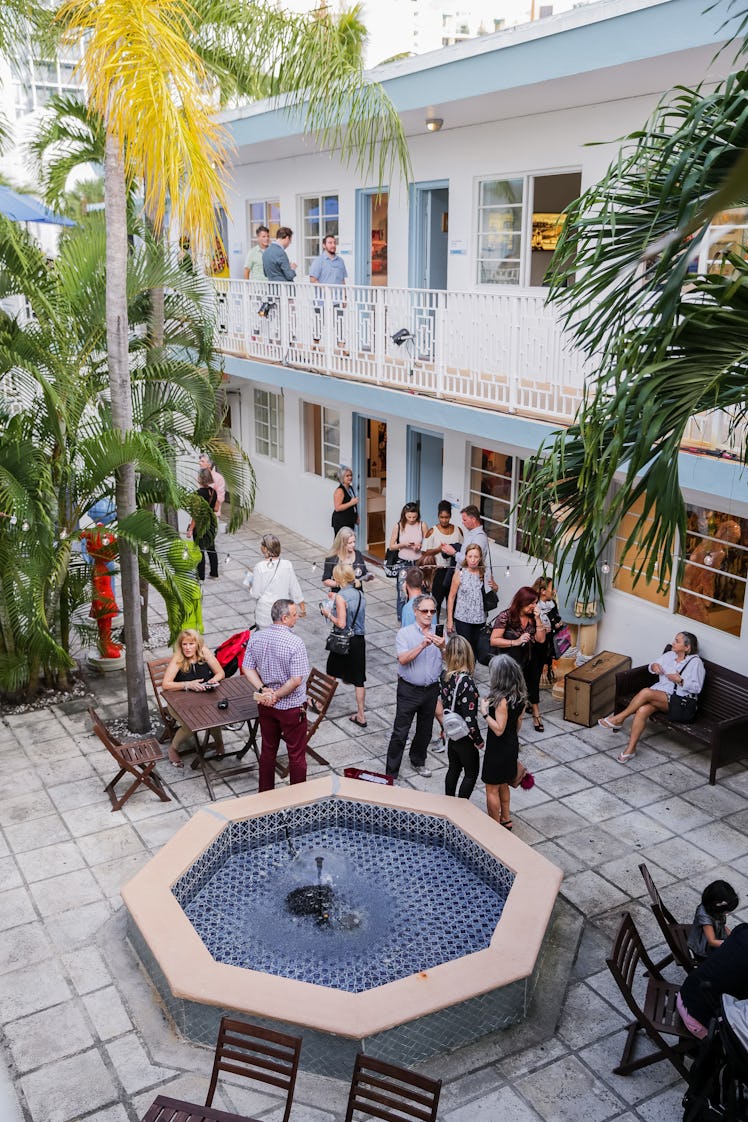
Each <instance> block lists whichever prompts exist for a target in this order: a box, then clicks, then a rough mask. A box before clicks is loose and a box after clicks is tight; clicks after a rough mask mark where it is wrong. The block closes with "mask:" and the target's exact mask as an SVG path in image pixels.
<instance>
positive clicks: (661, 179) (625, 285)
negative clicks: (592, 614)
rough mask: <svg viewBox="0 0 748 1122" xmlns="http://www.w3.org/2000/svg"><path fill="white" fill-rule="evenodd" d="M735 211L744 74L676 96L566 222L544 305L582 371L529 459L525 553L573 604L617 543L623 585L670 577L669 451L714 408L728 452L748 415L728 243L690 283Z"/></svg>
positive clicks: (747, 179) (745, 133) (747, 136)
mask: <svg viewBox="0 0 748 1122" xmlns="http://www.w3.org/2000/svg"><path fill="white" fill-rule="evenodd" d="M746 203H748V72H746V71H745V70H741V71H740V72H737V73H734V74H732V75H731V76H730V77H729V78H728V79H727V80H725V81H724V82H722V83H721V84H720V85H719V86H717V87H716V88H715V89H713V90H712V91H711V92H704V91H703V90H701V89H694V90H690V89H679V90H677V91H676V92H675V93H674V94H672V95H671V96H670V98H669V99H667V100H666V101H665V102H663V103H662V104H661V105H660V107H659V108H658V109H657V110H656V112H655V113H654V115H653V117H652V119H651V120H650V121H649V122H648V124H647V125H646V126H645V128H644V129H642V130H641V131H639V132H636V133H633V134H632V135H631V136H629V137H628V138H627V140H626V142H625V144H624V147H623V148H622V150H621V152H620V154H619V156H618V157H617V158H616V160H614V162H613V163H612V164H611V166H610V167H609V169H608V171H607V173H606V174H605V176H604V177H603V178H602V180H601V181H600V182H599V183H597V184H596V185H595V186H594V187H591V188H590V189H589V190H588V191H587V192H586V193H585V194H583V195H582V197H581V198H580V199H578V200H577V201H576V202H575V203H573V204H572V205H571V206H570V207H569V208H568V210H567V217H566V221H565V225H564V232H563V234H562V237H561V238H560V239H559V244H558V247H557V250H556V253H555V255H554V258H553V262H552V266H553V271H552V274H551V277H550V284H551V289H550V297H549V298H550V299H551V300H553V301H555V302H556V303H557V304H558V306H559V307H560V308H561V309H562V311H563V312H564V315H565V320H566V325H567V327H568V329H569V330H570V332H571V333H572V335H573V336H574V338H575V340H576V342H577V343H578V344H579V345H580V346H581V347H582V348H583V349H584V350H585V351H586V353H587V354H588V355H589V357H590V359H591V361H592V362H593V363H594V364H595V367H596V370H597V375H596V378H595V380H594V381H593V382H592V383H591V384H590V385H588V387H587V390H586V393H585V396H584V399H583V403H582V406H581V408H580V410H579V414H578V417H577V419H576V421H575V423H574V424H573V425H571V427H570V428H569V429H568V430H565V431H561V432H558V433H555V434H554V436H553V438H552V440H551V441H550V442H549V443H547V444H546V445H545V446H544V447H542V448H541V449H540V450H539V453H538V454H537V456H536V457H535V458H534V459H532V460H531V461H530V462H529V465H528V476H527V484H526V487H525V490H524V492H523V496H522V503H523V507H526V508H527V511H526V516H525V517H526V520H525V523H524V524H525V525H527V521H528V520H529V522H530V526H529V533H530V544H529V548H530V551H531V552H533V553H535V554H536V555H537V556H545V555H546V553H547V548H548V547H547V534H548V526H547V514H548V509H549V503H553V504H555V506H554V514H555V518H556V523H557V527H556V529H557V532H556V534H555V555H556V556H555V560H556V564H557V565H559V566H563V565H568V566H569V567H570V571H571V577H572V581H573V583H574V585H575V587H576V588H577V590H578V595H579V596H580V598H583V599H587V598H595V597H597V598H600V599H602V598H603V592H604V589H603V587H602V586H603V582H602V580H601V576H600V573H601V559H603V558H604V557H606V556H607V555H609V553H610V543H611V539H612V538H613V536H614V534H615V533H616V532H617V531H618V527H619V525H620V523H621V521H622V519H623V518H624V516H626V515H627V514H628V515H630V517H631V529H630V532H629V534H628V537H627V539H626V541H625V542H624V543H623V545H622V556H621V557H619V560H621V561H622V560H623V558H624V557H625V558H627V564H628V565H630V566H631V568H632V571H633V572H634V574H635V576H636V579H639V578H644V579H646V580H647V581H650V580H653V579H655V578H656V579H658V580H659V582H660V587H661V588H662V587H663V586H664V585H665V583H666V582H667V580H668V578H669V577H670V575H671V572H672V567H673V560H672V559H673V556H674V550H675V544H676V541H677V540H678V538H680V540H681V541H683V540H684V539H685V530H686V518H685V506H684V502H683V497H682V495H681V491H680V487H679V481H678V453H679V449H680V446H681V444H682V442H683V437H684V432H685V429H686V426H687V425H688V423H689V421H690V419H691V418H692V417H694V416H696V415H698V414H701V413H708V412H711V411H714V410H726V411H728V412H729V415H730V417H731V421H732V425H733V432H734V433H735V436H736V438H737V443H738V451H739V453H740V454H741V456H742V457H743V459H744V460H745V459H746V458H748V447H747V446H746V434H745V430H744V429H743V428H742V426H743V424H744V422H745V420H746V414H747V413H748V394H747V393H746V384H747V383H746V373H747V372H748V359H747V358H746V356H747V355H748V315H746V312H747V311H748V264H747V263H746V260H745V251H744V249H743V248H742V247H741V246H739V245H737V244H736V245H735V247H734V250H733V251H730V252H727V253H726V254H725V255H724V257H723V261H722V266H721V268H720V270H719V271H718V272H712V273H710V274H706V275H695V274H694V273H693V272H692V269H693V267H694V260H695V254H696V252H697V251H698V249H699V246H700V245H701V244H702V243H703V242H704V240H705V239H706V238H708V236H709V225H710V221H711V219H712V218H713V217H714V215H715V214H716V213H717V212H718V211H720V210H724V209H725V208H728V207H735V206H744V205H745V204H746Z"/></svg>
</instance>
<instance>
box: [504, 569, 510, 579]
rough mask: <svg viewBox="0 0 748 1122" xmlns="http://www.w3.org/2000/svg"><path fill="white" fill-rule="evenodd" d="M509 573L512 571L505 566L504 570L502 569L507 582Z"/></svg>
mask: <svg viewBox="0 0 748 1122" xmlns="http://www.w3.org/2000/svg"><path fill="white" fill-rule="evenodd" d="M511 573H512V570H511V569H510V568H509V566H508V565H507V567H506V569H504V576H505V577H506V579H507V580H509V577H510V576H511Z"/></svg>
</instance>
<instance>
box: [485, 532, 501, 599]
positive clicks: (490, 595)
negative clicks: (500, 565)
mask: <svg viewBox="0 0 748 1122" xmlns="http://www.w3.org/2000/svg"><path fill="white" fill-rule="evenodd" d="M488 571H489V572H490V574H491V580H493V565H492V564H491V543H490V542H489V543H488ZM498 606H499V597H498V593H496V592H494V590H493V589H492V588H488V589H487V588H486V586H485V584H484V585H483V611H484V612H486V613H488V612H492V611H494V609H495V608H498Z"/></svg>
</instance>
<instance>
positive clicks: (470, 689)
mask: <svg viewBox="0 0 748 1122" xmlns="http://www.w3.org/2000/svg"><path fill="white" fill-rule="evenodd" d="M458 679H459V681H458ZM455 682H457V699H456V701H455V707H454V708H455V713H459V714H460V716H461V717H462V719H463V720H464V721H465V723H466V725H467V727H468V730H469V734H470V739H471V740H472V742H473V744H474V745H475V747H476V748H482V747H483V736H482V734H481V731H480V728H479V727H478V701H479V697H478V687H477V686H476V684H475V682H474V681H473V679H472V678H471V677H470V675H469V674H446V673H445V674H442V677H441V681H440V683H439V692H440V694H441V699H442V705H443V706H444V708H445V709H451V708H452V695H453V694H454V689H455Z"/></svg>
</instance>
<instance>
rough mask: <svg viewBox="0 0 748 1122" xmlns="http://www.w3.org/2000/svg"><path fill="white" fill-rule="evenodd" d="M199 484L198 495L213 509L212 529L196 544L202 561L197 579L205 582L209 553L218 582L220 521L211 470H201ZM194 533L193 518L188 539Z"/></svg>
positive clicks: (213, 576) (211, 573) (188, 529)
mask: <svg viewBox="0 0 748 1122" xmlns="http://www.w3.org/2000/svg"><path fill="white" fill-rule="evenodd" d="M197 482H198V488H197V494H198V495H199V496H200V498H201V499H202V500H203V501H204V502H206V503H207V504H208V506H209V507H210V509H211V519H210V527H209V529H208V530H206V531H205V532H204V533H203V534H202V536H201V537H199V538H198V540H197V542H196V544H197V546H198V548H199V550H200V560H199V561H198V564H197V579H198V580H205V554H206V553H207V554H208V562H209V564H210V576H211V578H212V579H213V580H218V554H217V553H216V532H217V530H218V520H217V518H216V514H215V511H216V507H217V506H218V495H217V494H216V491H215V488H214V487H213V476H212V474H211V471H210V468H200V470H199V472H198V473H197ZM194 532H195V519H194V518H193V519H192V521H191V522H190V524H189V526H188V527H187V537H188V538H191V537H192V535H193V534H194Z"/></svg>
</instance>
